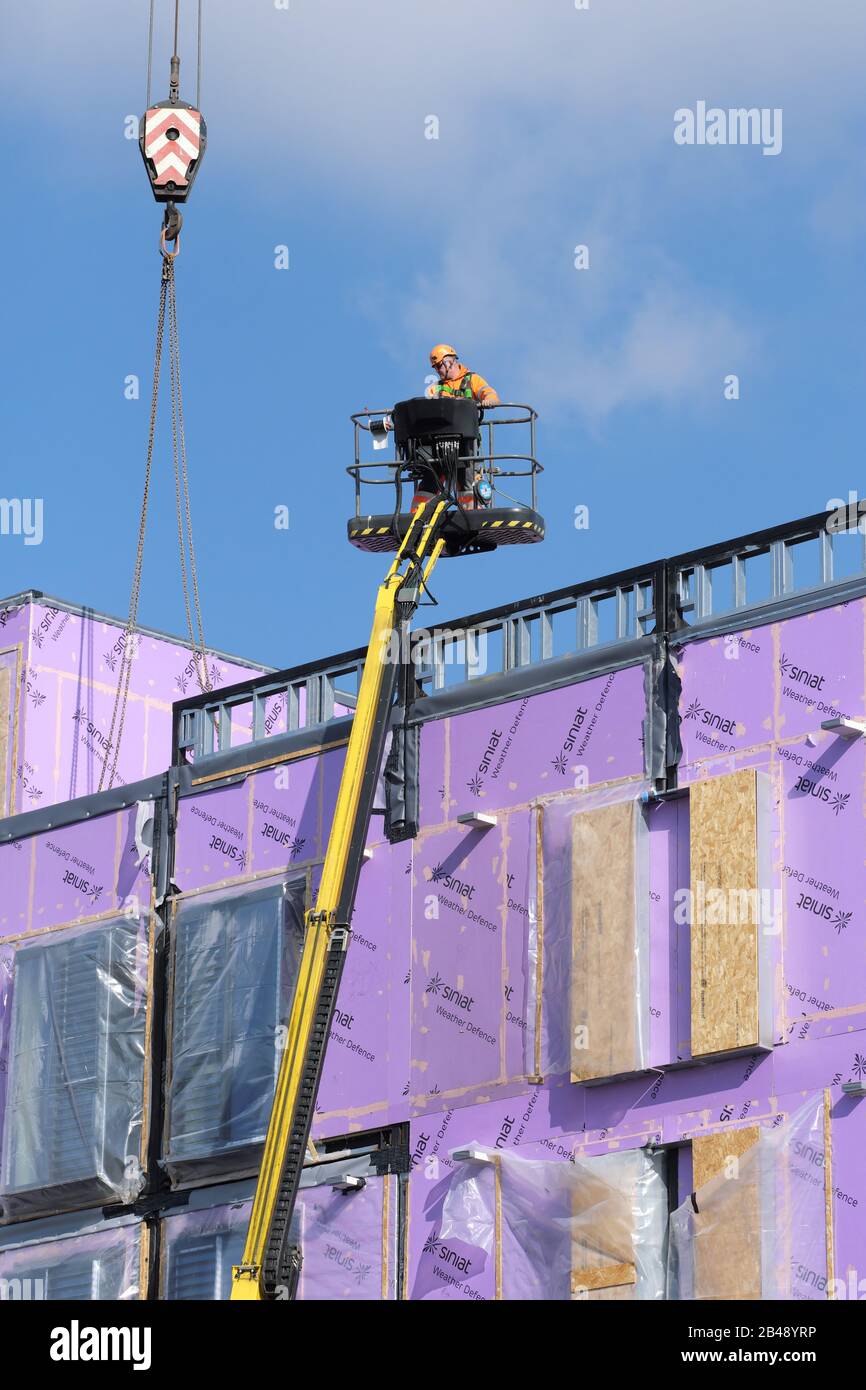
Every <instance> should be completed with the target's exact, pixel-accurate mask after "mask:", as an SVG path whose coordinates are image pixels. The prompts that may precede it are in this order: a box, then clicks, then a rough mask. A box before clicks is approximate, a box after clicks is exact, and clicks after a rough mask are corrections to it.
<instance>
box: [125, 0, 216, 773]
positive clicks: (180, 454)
mask: <svg viewBox="0 0 866 1390" xmlns="http://www.w3.org/2000/svg"><path fill="white" fill-rule="evenodd" d="M153 9H154V0H151V4H150V24H149V33H148V54H147V101H148V106H149V105H150V79H151V51H152V43H153ZM179 9H180V0H175V29H174V37H175V43H174V48H175V52H177V33H178V13H179ZM200 81H201V0H199V4H198V71H197V78H196V87H197V92H198V90H200ZM167 240H173V241H174V244H175V250H174V251H169V250H168V247H167V245H166V241H167ZM179 250H180V238H179V233H176V234H175V236H174V237H173V238H172V237H171V236H169V237H168V238H167V236H166V228H164V229H163V233H162V236H161V238H160V251H161V254H162V274H161V278H160V290H159V309H158V311H157V320H156V349H155V353H154V363H153V385H152V388H151V397H150V419H149V425H148V436H147V459H146V462H145V469H144V490H143V493H142V500H141V509H140V512H139V521H138V542H137V545H136V552H135V565H134V568H133V576H132V587H131V590H130V596H129V613H128V616H127V621H126V627H125V628H124V633H123V638H122V644H121V653H120V670H119V671H118V678H117V686H116V688H115V692H114V705H113V708H112V712H111V723H110V725H109V729H108V737H107V739H106V743H105V750H104V753H103V758H102V769H101V772H100V776H99V786H98V789H97V790H98V791H102V790H103V788H105V789H109V788H111V787H113V786H114V781H115V778H116V776H117V764H118V759H119V756H120V747H121V743H122V740H123V728H124V723H125V720H126V706H127V702H128V697H129V682H130V676H131V674H132V663H133V661H134V660H135V657H136V656H137V646H138V644H137V640H136V638H137V622H138V604H139V598H140V595H141V573H142V565H143V559H144V540H145V533H146V530H147V512H148V504H149V501H150V487H151V479H152V476H153V446H154V439H155V435H156V417H157V407H158V402H159V381H160V375H161V371H162V350H163V342H164V338H165V323H166V310H167V311H168V357H169V377H170V383H171V437H172V460H173V464H174V490H175V508H176V512H177V536H178V551H179V555H180V572H181V582H182V587H183V602H184V612H185V616H186V628H187V635H188V637H189V644H190V647H191V648H192V652H193V662H194V666H195V672H196V676H197V678H198V683H199V688H200V689H201V690H202V692H205V691H210V690H212V689H213V682H212V679H211V673H210V671H209V670H208V665H207V651H206V648H205V637H204V623H203V621H202V613H201V599H200V595H199V584H198V570H197V567H196V559H195V545H194V542H193V532H192V507H191V504H190V492H189V469H188V465H187V456H186V430H185V427H184V417H183V394H182V391H181V371H180V333H179V330H178V319H177V292H176V284H175V275H174V262H175V260H176V258H177V255H178V252H179ZM187 552H188V553H187ZM190 585H191V587H192V603H191V602H190ZM193 610H194V615H195V617H194V620H193ZM115 730H116V733H117V737H116V738H115ZM109 759H110V760H111V766H110V770H109ZM106 776H107V782H106Z"/></svg>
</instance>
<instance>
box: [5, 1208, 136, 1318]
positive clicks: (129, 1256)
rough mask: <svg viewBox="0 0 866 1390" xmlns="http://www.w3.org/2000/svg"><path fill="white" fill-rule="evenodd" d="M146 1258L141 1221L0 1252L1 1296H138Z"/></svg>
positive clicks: (82, 1298) (11, 1298) (81, 1298)
mask: <svg viewBox="0 0 866 1390" xmlns="http://www.w3.org/2000/svg"><path fill="white" fill-rule="evenodd" d="M140 1260H141V1226H140V1225H139V1224H135V1225H128V1226H117V1227H113V1228H111V1229H106V1230H103V1231H98V1232H96V1231H90V1232H88V1233H87V1234H83V1235H71V1236H66V1237H64V1238H63V1239H62V1240H49V1241H37V1242H35V1243H33V1244H29V1245H20V1246H17V1247H16V1248H15V1249H9V1250H0V1299H5V1300H9V1301H10V1302H11V1301H17V1300H28V1301H29V1300H31V1299H33V1300H37V1299H46V1300H54V1299H63V1300H64V1301H69V1300H73V1301H89V1300H97V1299H98V1300H100V1301H109V1300H117V1299H121V1300H128V1299H136V1298H138V1297H139V1296H140V1293H141V1290H140V1287H139V1283H140V1274H139V1271H140Z"/></svg>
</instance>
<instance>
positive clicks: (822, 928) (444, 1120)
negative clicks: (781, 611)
mask: <svg viewBox="0 0 866 1390" xmlns="http://www.w3.org/2000/svg"><path fill="white" fill-rule="evenodd" d="M57 621H59V620H57ZM70 621H71V620H70ZM67 626H68V625H67ZM11 631H13V623H12V620H11V619H10V620H9V622H8V623H7V635H8V633H9V632H11ZM50 631H51V628H50V627H49V629H48V630H47V632H46V636H45V638H44V640H43V650H45V648H46V647H47V646H48V643H49V641H50ZM864 632H866V603H864V601H862V600H857V601H852V602H850V603H848V604H844V605H840V606H839V607H837V608H828V609H824V610H821V611H819V612H815V613H813V614H808V615H805V616H801V617H796V618H791V619H787V620H785V621H781V622H778V623H774V624H769V625H766V626H764V627H756V628H753V629H751V630H747V629H743V630H741V631H736V632H732V633H731V634H730V635H729V636H727V637H718V638H712V639H706V640H700V641H694V642H687V643H684V644H683V645H681V646H679V647H675V648H674V657H675V661H676V664H677V667H678V669H679V672H680V676H681V679H682V696H681V703H680V716H681V737H682V743H683V755H682V760H681V763H680V766H679V772H678V780H679V788H680V790H681V791H682V792H683V793H684V794H683V795H680V796H678V797H677V798H675V799H672V800H669V801H664V802H662V803H657V804H654V805H650V806H648V808H647V812H646V820H647V826H648V834H649V861H650V863H649V885H648V893H649V904H648V908H649V911H648V915H647V921H648V924H649V925H648V932H649V940H648V1021H647V1027H648V1034H647V1036H648V1049H647V1070H646V1071H644V1072H642V1073H640V1074H634V1075H630V1076H628V1077H626V1078H625V1079H623V1080H618V1081H615V1082H608V1083H604V1082H602V1083H601V1084H598V1085H575V1084H572V1083H571V1082H570V1080H569V1077H568V1072H567V1048H565V1047H564V1046H563V1045H561V1044H563V1043H564V1042H567V1038H566V1037H565V1035H564V1032H563V1028H564V1022H566V1021H567V1020H568V1017H569V1015H568V1000H567V998H566V997H565V996H566V992H567V990H568V981H569V971H570V932H569V923H568V920H567V919H564V921H563V924H562V928H561V930H560V934H559V936H558V937H555V938H554V940H553V942H551V940H548V941H547V942H546V944H545V947H544V950H545V953H546V954H545V955H544V965H545V972H546V973H545V974H544V980H543V986H542V991H541V1011H540V1013H541V1017H540V1027H541V1035H540V1037H541V1059H542V1066H541V1074H542V1076H543V1080H542V1081H541V1083H538V1082H536V1081H535V1080H534V1076H535V1072H536V1063H537V1060H538V1055H539V1048H538V1043H539V1037H538V1036H537V1026H538V1023H539V1019H538V1017H537V1013H536V1007H535V1006H536V1002H537V998H536V993H535V990H536V983H537V976H536V964H537V956H536V950H537V939H536V937H537V926H538V916H539V912H540V915H541V917H542V919H543V920H544V905H543V904H542V908H541V910H539V902H538V898H539V894H538V887H539V885H538V881H537V879H538V837H537V829H536V826H537V818H538V815H539V810H538V808H539V805H542V806H544V807H547V806H550V805H551V804H552V805H554V806H556V807H557V808H561V809H562V811H563V814H565V813H566V812H567V807H568V802H569V799H573V798H575V797H577V798H579V797H580V796H581V794H582V792H583V791H584V790H587V791H590V792H592V793H593V795H595V794H596V793H598V792H601V793H602V794H603V795H606V794H607V792H608V791H610V790H612V792H613V793H614V794H615V795H616V796H620V795H621V796H622V797H625V798H627V797H629V796H637V795H639V794H640V793H641V791H643V790H644V789H645V788H646V786H647V782H646V764H645V757H644V746H643V740H644V732H645V720H646V716H647V714H648V710H647V699H648V694H647V691H648V682H647V680H646V672H645V670H644V668H643V667H640V666H636V667H632V668H628V669H624V670H620V671H617V672H616V673H613V674H612V675H604V676H596V677H592V678H591V679H589V680H586V681H583V682H579V683H576V684H575V685H573V686H570V687H567V688H562V689H557V690H554V691H550V692H547V693H545V694H540V695H533V696H531V697H527V698H526V699H516V700H511V701H509V702H508V703H507V704H503V705H501V706H497V707H494V708H490V709H483V710H477V711H472V712H469V713H466V714H455V715H451V716H449V717H447V718H443V719H435V720H430V721H429V722H428V723H426V724H424V725H423V726H422V730H421V762H420V806H421V830H420V833H419V835H418V837H417V838H416V839H415V840H414V841H412V842H410V843H404V844H400V845H396V846H389V845H388V844H387V843H385V842H384V840H383V838H382V823H381V820H380V819H379V818H375V819H374V821H373V823H372V825H371V828H370V831H369V834H368V845H369V847H370V848H371V850H372V857H371V858H370V859H369V861H368V862H366V863H365V865H364V867H363V868H362V871H361V880H360V886H359V893H358V899H357V904H356V909H355V913H354V918H353V923H352V926H353V940H352V944H351V947H350V951H349V956H348V959H347V964H346V969H345V974H344V977H343V983H342V987H341V992H340V996H339V1000H338V1005H337V1014H336V1016H335V1020H334V1024H333V1029H332V1037H331V1042H330V1046H329V1051H328V1054H327V1057H326V1062H325V1068H324V1075H323V1079H322V1084H321V1089H320V1093H319V1103H318V1108H317V1117H316V1125H315V1130H314V1134H315V1136H317V1137H319V1138H321V1137H336V1136H339V1135H343V1134H346V1133H350V1132H356V1131H361V1130H371V1129H375V1128H377V1127H379V1126H385V1125H388V1124H394V1123H400V1122H409V1123H410V1133H411V1153H412V1171H411V1176H410V1182H409V1237H408V1240H409V1263H408V1269H407V1271H406V1293H407V1294H408V1296H409V1297H411V1298H441V1297H445V1298H452V1299H453V1298H465V1299H477V1298H482V1297H483V1298H488V1297H491V1296H492V1291H493V1287H494V1285H493V1279H494V1271H493V1270H492V1268H491V1267H490V1262H489V1261H486V1262H485V1261H484V1260H482V1259H480V1257H479V1256H478V1255H477V1253H476V1254H473V1253H472V1251H471V1250H469V1249H466V1250H460V1251H458V1252H457V1253H456V1254H454V1255H453V1257H448V1259H449V1260H450V1262H451V1268H450V1273H451V1274H452V1275H454V1273H455V1270H456V1266H457V1262H458V1261H461V1260H463V1261H471V1262H472V1267H471V1269H470V1266H469V1264H467V1265H466V1266H465V1268H464V1269H461V1270H458V1271H457V1273H458V1274H459V1275H460V1278H459V1279H458V1278H456V1275H455V1277H454V1279H453V1280H451V1281H446V1280H443V1279H442V1278H441V1277H437V1276H436V1274H435V1273H434V1272H433V1269H434V1266H433V1262H435V1261H436V1260H439V1261H440V1263H443V1262H442V1259H441V1254H440V1250H441V1223H442V1211H443V1204H444V1201H445V1196H446V1189H447V1185H448V1182H449V1180H450V1177H451V1174H452V1170H453V1164H452V1161H451V1158H450V1154H451V1152H452V1150H453V1149H454V1148H456V1147H460V1146H464V1145H468V1144H470V1143H471V1142H473V1141H475V1142H478V1143H481V1144H485V1145H488V1146H490V1147H492V1148H494V1149H495V1148H499V1149H500V1150H503V1151H504V1150H507V1151H509V1152H515V1153H518V1154H520V1153H522V1154H524V1155H526V1156H527V1157H532V1158H535V1159H549V1160H555V1161H556V1160H558V1161H561V1162H567V1161H568V1160H569V1159H571V1158H573V1157H575V1156H577V1157H580V1156H585V1157H591V1156H595V1155H600V1154H608V1153H616V1152H622V1151H623V1150H627V1149H630V1148H638V1147H642V1146H644V1145H646V1144H647V1143H649V1142H653V1141H654V1142H658V1141H662V1142H666V1143H678V1142H681V1141H684V1140H685V1141H687V1140H688V1139H690V1138H691V1137H693V1136H694V1135H696V1134H705V1133H713V1132H716V1131H718V1130H724V1129H727V1128H736V1127H740V1126H744V1125H751V1124H757V1123H762V1122H764V1123H766V1124H767V1125H770V1126H772V1125H773V1124H774V1123H775V1122H776V1121H777V1120H778V1117H779V1115H780V1114H782V1113H784V1114H788V1113H791V1112H792V1111H794V1110H796V1109H798V1107H800V1106H801V1105H802V1103H803V1102H804V1101H805V1100H806V1099H808V1098H809V1097H813V1096H814V1097H819V1096H820V1095H821V1093H822V1092H823V1090H824V1088H829V1089H830V1095H831V1107H832V1109H831V1114H832V1119H831V1135H832V1145H831V1150H832V1184H833V1214H834V1223H835V1229H834V1251H835V1275H836V1278H837V1280H839V1281H843V1282H845V1281H847V1283H845V1287H846V1288H847V1287H853V1288H855V1289H856V1288H857V1287H858V1281H861V1280H862V1281H864V1287H863V1289H861V1290H860V1292H859V1293H858V1294H856V1296H857V1297H862V1296H863V1292H864V1291H866V1170H864V1167H863V1163H862V1153H863V1151H864V1145H866V1102H864V1101H862V1100H858V1099H857V1098H856V1097H851V1096H847V1095H845V1094H843V1092H842V1090H841V1087H842V1084H843V1083H844V1082H851V1081H858V1080H862V1079H864V1078H866V1041H864V1037H863V1036H861V1035H863V1032H864V1028H866V954H864V950H863V940H864V927H866V907H864V903H866V891H864V872H866V871H864V854H863V845H864V843H866V836H864V830H866V826H864V819H866V739H859V740H857V739H855V740H844V739H841V738H840V737H838V735H836V734H834V733H832V732H828V731H825V730H822V729H821V723H822V721H824V720H827V719H829V718H832V717H833V716H834V715H835V714H846V715H850V716H853V717H861V718H862V717H863V716H864V696H866V692H864V671H866V647H864ZM10 645H11V644H10ZM100 650H101V648H100ZM186 657H187V659H188V653H187V654H186ZM36 674H37V677H38V678H39V679H40V680H41V679H42V676H43V674H45V675H46V676H47V675H49V674H51V672H48V671H46V672H42V671H37V673H36ZM54 674H55V675H56V674H57V673H56V671H55V672H54ZM233 678H235V677H234V676H233ZM43 689H45V690H46V691H47V689H48V686H47V685H45V686H44V687H43V686H42V685H40V686H39V690H40V691H41V690H43ZM52 698H53V696H52ZM168 698H169V699H170V698H171V697H170V695H169V697H168ZM31 700H32V697H31ZM46 700H47V695H46ZM63 700H64V702H65V700H66V688H65V685H64V693H63ZM66 707H67V706H66V704H65V703H64V704H63V705H62V707H61V708H62V709H66ZM39 708H41V706H40V707H39ZM274 717H275V718H276V719H277V720H278V719H279V718H280V714H279V711H275V714H274ZM152 727H156V725H153V726H152ZM164 746H165V745H163V747H164ZM255 752H256V753H257V754H258V755H259V756H258V757H255V758H254V757H251V759H250V761H251V763H253V762H257V761H259V760H260V757H264V756H266V751H265V752H262V751H261V750H260V749H256V750H255ZM139 753H140V750H139ZM148 756H150V754H148ZM52 757H53V751H52ZM165 760H166V759H165V757H164V756H163V757H162V759H161V761H160V762H159V766H154V767H153V768H151V769H150V770H152V771H157V770H159V769H160V768H161V767H162V765H163V764H164V762H165ZM343 760H344V751H343V749H341V748H338V749H333V750H331V751H330V752H328V753H327V754H325V755H320V756H317V755H315V754H313V755H311V756H310V757H307V758H301V759H299V760H298V761H296V762H292V763H289V764H286V765H283V766H279V765H278V766H274V767H270V768H259V769H256V770H254V771H253V770H251V771H250V772H249V773H248V774H247V775H246V776H245V777H244V778H243V779H242V780H241V781H240V782H238V783H237V784H236V785H232V786H228V787H223V788H220V789H217V790H208V789H207V786H206V784H202V785H201V786H200V787H198V788H196V789H195V792H194V794H193V795H191V796H185V797H183V798H181V801H180V803H179V821H178V831H177V856H176V865H175V873H174V877H175V881H176V883H177V885H178V887H179V888H180V889H181V891H182V892H185V893H186V892H195V891H197V890H201V889H204V888H208V889H214V888H219V887H220V886H223V885H225V886H226V887H229V886H231V885H234V884H238V883H245V882H249V881H250V880H251V879H254V878H258V877H262V878H264V877H266V876H267V875H270V874H272V873H273V874H276V873H285V872H286V871H287V870H289V871H294V870H297V871H298V872H299V873H301V874H304V873H306V874H308V876H309V884H310V893H311V895H312V898H311V900H314V895H315V891H316V886H317V883H318V878H319V873H320V868H321V863H322V859H323V856H324V853H325V849H326V845H327V838H328V832H329V828H330V823H331V817H332V814H333V807H334V803H335V799H336V793H337V788H338V785H339V779H340V774H341V771H342V767H343ZM61 762H62V760H61ZM53 765H54V764H52V766H53ZM60 765H61V764H58V766H60ZM63 766H65V764H64V765H63ZM746 767H749V768H754V769H756V770H758V771H759V772H761V773H762V774H763V775H764V776H765V777H766V779H767V782H768V786H769V804H770V813H771V818H772V819H771V827H770V828H771V837H770V838H771V842H772V854H771V859H772V864H771V869H772V891H773V892H774V894H776V895H777V906H778V913H777V917H776V920H775V921H774V928H775V927H776V926H778V927H779V930H778V934H777V936H776V937H774V944H773V950H774V952H776V953H777V954H774V956H773V979H774V1005H775V1010H776V1017H775V1019H774V1045H773V1046H772V1047H771V1048H770V1049H769V1051H755V1052H754V1053H752V1054H750V1055H744V1056H732V1057H727V1058H724V1057H723V1058H720V1059H718V1060H714V1061H712V1062H709V1063H704V1064H702V1065H700V1066H696V1065H694V1064H692V1063H691V1062H690V1058H691V1037H690V990H691V964H690V937H689V926H688V921H687V919H686V918H685V917H684V916H683V914H682V913H681V912H679V911H678V904H679V902H680V896H681V894H682V892H683V890H686V889H688V888H689V873H690V866H689V800H688V795H687V792H688V788H689V786H690V785H691V784H692V783H694V782H695V781H697V780H699V779H702V778H705V777H709V776H718V775H724V774H726V773H730V772H733V771H736V770H738V769H740V768H746ZM58 775H59V774H58ZM68 775H69V768H67V770H66V772H65V773H64V774H63V777H64V778H65V779H66V780H65V781H64V782H63V785H62V786H61V785H60V784H59V783H58V784H57V791H58V796H68V795H69V791H68V787H67V783H68ZM136 775H140V774H136ZM53 785H54V784H53V783H52V786H53ZM27 804H28V805H29V804H31V803H27ZM472 811H482V812H485V813H492V814H494V815H495V816H496V817H497V823H496V824H495V825H494V826H490V827H488V828H484V829H479V828H473V827H472V826H469V825H465V824H458V823H457V817H458V816H459V815H461V814H464V813H467V812H472ZM101 820H102V821H104V822H105V824H101V823H99V822H96V821H94V822H93V823H88V824H87V825H86V826H75V827H70V828H69V829H67V830H64V831H58V832H56V833H51V834H49V835H44V836H40V837H38V842H37V839H36V838H35V837H33V838H31V839H29V840H23V841H20V842H19V843H18V844H10V845H3V846H0V881H2V884H3V891H2V894H0V935H2V936H4V937H7V938H8V937H13V936H18V935H20V934H22V933H26V932H29V931H38V930H40V929H41V928H43V927H52V926H59V925H63V924H65V923H67V922H69V921H71V920H80V919H81V918H86V917H87V916H88V915H92V914H93V913H94V912H98V911H100V910H109V909H111V908H113V907H116V906H118V905H120V904H122V902H123V900H124V897H125V896H128V895H138V896H139V897H140V898H141V899H142V900H144V899H146V897H147V894H148V891H149V890H148V882H149V881H148V880H147V876H146V869H140V870H139V869H137V868H135V865H134V856H133V855H132V854H131V853H130V852H129V847H130V838H131V835H132V825H134V810H130V811H129V812H125V813H124V814H123V815H122V816H116V817H112V818H108V817H104V818H101ZM109 821H110V822H111V824H109ZM49 839H50V840H51V841H52V845H58V846H60V850H58V849H57V848H53V847H50V846H49V844H48V843H47V841H48V840H49ZM65 851H68V853H69V856H70V857H69V858H64V857H63V854H64V852H65ZM73 855H74V856H75V861H76V862H73V860H72V856H73ZM70 870H73V871H74V872H73V876H72V878H71V879H69V878H66V877H65V875H66V874H68V873H69V872H70ZM142 875H144V880H145V881H144V882H142V881H141V876H142ZM84 883H86V884H87V885H88V888H87V889H85V888H84V887H83V884H84ZM96 887H99V888H100V889H101V893H100V896H99V899H98V906H95V905H94V901H93V900H92V897H91V894H92V890H93V889H94V888H96ZM547 912H548V914H549V920H548V921H547V925H548V926H549V925H550V922H551V921H552V920H553V915H554V914H553V907H552V905H551V904H550V903H548V904H547ZM557 953H559V954H557ZM0 969H2V962H0ZM0 1036H2V1033H0ZM557 1038H559V1042H556V1039H557ZM551 1039H553V1042H552V1041H551ZM684 1154H685V1157H684V1158H683V1161H682V1163H681V1167H680V1192H679V1197H680V1200H681V1201H682V1200H683V1198H684V1197H685V1196H687V1195H688V1192H687V1185H688V1181H689V1176H688V1158H687V1151H684ZM352 1200H354V1199H352ZM476 1261H478V1263H477V1264H476ZM336 1263H337V1266H338V1265H339V1261H337V1262H336ZM345 1273H346V1268H345V1266H344V1267H343V1269H342V1272H341V1271H340V1269H339V1268H336V1267H335V1271H334V1277H335V1278H336V1279H338V1280H339V1279H340V1278H344V1276H345ZM349 1273H350V1274H351V1273H353V1271H349ZM370 1277H371V1279H372V1280H373V1282H374V1283H375V1280H376V1278H377V1276H376V1273H375V1270H373V1272H372V1274H371V1276H370ZM852 1278H853V1284H852V1283H851V1280H852ZM329 1287H331V1286H330V1285H329ZM333 1287H334V1288H336V1287H337V1285H334V1286H333ZM370 1287H372V1284H371V1285H370ZM340 1288H341V1289H343V1285H342V1284H341V1285H340ZM359 1289H360V1286H358V1289H356V1291H354V1292H352V1290H350V1289H349V1288H348V1287H346V1288H345V1289H343V1294H342V1296H352V1297H364V1296H366V1294H365V1293H364V1292H360V1291H359ZM328 1296H332V1295H328ZM837 1296H840V1295H837ZM841 1296H852V1295H850V1294H846V1295H841Z"/></svg>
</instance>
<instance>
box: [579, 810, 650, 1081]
mask: <svg viewBox="0 0 866 1390" xmlns="http://www.w3.org/2000/svg"><path fill="white" fill-rule="evenodd" d="M639 814H640V811H639V808H638V806H637V804H636V803H635V802H634V801H626V802H620V803H618V804H616V805H613V806H602V807H599V808H598V809H596V810H592V811H584V812H582V813H581V814H579V815H576V816H575V817H574V819H573V823H572V824H573V835H572V883H571V921H572V966H571V1079H572V1081H587V1080H592V1079H594V1078H598V1077H605V1076H616V1075H618V1074H620V1073H622V1072H629V1071H635V1070H637V1069H638V1066H639V1061H638V1057H637V1052H638V978H637V955H636V947H637V938H636V932H637V922H636V903H635V871H636V862H635V860H636V840H635V831H636V817H637V816H638V815H639Z"/></svg>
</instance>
